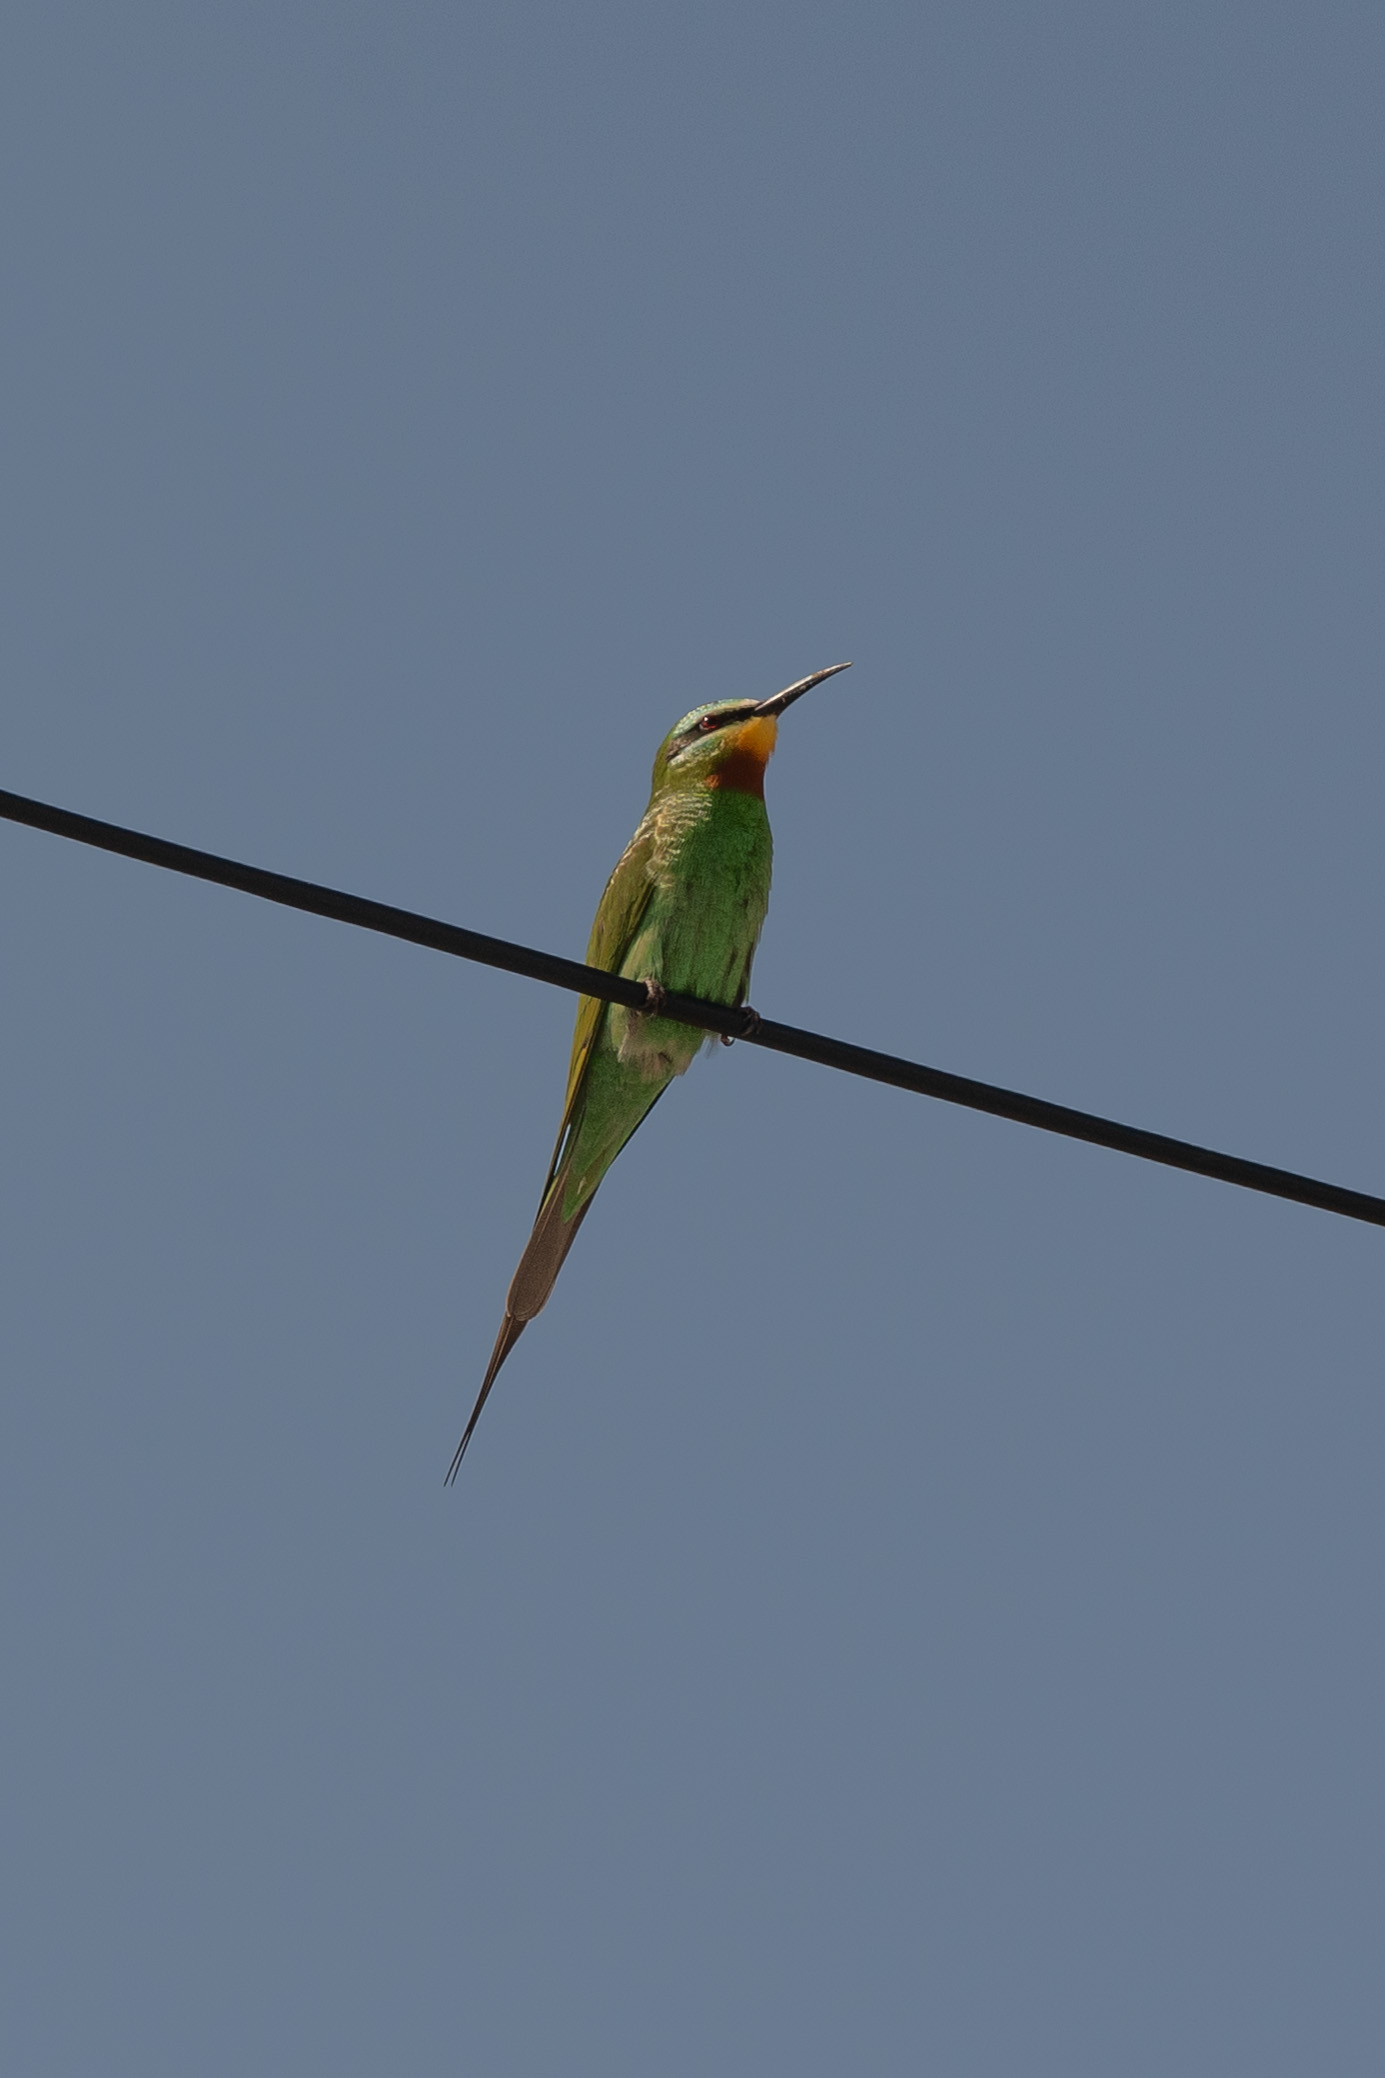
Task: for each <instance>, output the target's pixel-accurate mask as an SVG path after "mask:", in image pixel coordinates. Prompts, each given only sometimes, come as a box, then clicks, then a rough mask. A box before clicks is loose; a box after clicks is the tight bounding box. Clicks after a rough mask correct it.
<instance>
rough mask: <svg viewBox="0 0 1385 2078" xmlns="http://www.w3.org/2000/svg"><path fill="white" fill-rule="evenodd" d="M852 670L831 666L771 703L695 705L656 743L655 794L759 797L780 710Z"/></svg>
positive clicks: (772, 747) (728, 702)
mask: <svg viewBox="0 0 1385 2078" xmlns="http://www.w3.org/2000/svg"><path fill="white" fill-rule="evenodd" d="M850 668H851V667H850V665H849V664H829V665H828V667H827V669H826V670H825V671H814V672H813V673H812V675H811V676H810V677H808V678H800V679H799V681H798V683H797V684H796V685H790V686H785V688H784V690H783V692H782V693H776V694H775V695H774V696H773V698H772V699H769V700H713V701H712V702H711V703H710V704H709V705H708V706H706V707H694V708H693V710H692V713H691V714H685V715H684V716H683V719H682V721H680V722H679V723H678V725H677V727H676V728H673V729H671V730H670V731H669V733H668V735H667V736H665V738H664V740H663V742H662V743H661V744H660V745H659V754H658V756H657V757H656V758H655V760H654V787H653V791H654V792H655V793H656V794H658V793H661V792H662V791H663V790H664V788H666V787H675V788H677V789H678V791H679V792H680V793H681V792H682V791H683V790H684V789H689V790H691V789H693V788H697V787H730V788H731V789H732V790H733V791H735V792H737V793H742V794H761V795H763V793H764V790H765V767H766V765H767V764H768V763H769V761H770V758H771V757H772V756H773V754H774V742H775V738H776V736H777V735H778V733H779V717H780V715H781V714H782V713H783V712H784V709H785V708H786V707H791V706H792V705H793V703H794V701H795V700H798V699H801V698H802V696H803V694H804V693H807V692H811V691H812V689H813V687H814V686H815V685H821V684H822V681H823V680H824V678H833V677H835V676H836V674H837V672H838V671H848V670H850Z"/></svg>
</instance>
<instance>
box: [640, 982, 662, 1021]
mask: <svg viewBox="0 0 1385 2078" xmlns="http://www.w3.org/2000/svg"><path fill="white" fill-rule="evenodd" d="M667 1001H668V990H667V989H666V988H665V987H664V984H663V983H662V981H647V982H646V983H645V985H644V1009H643V1011H642V1012H641V1015H642V1016H643V1017H662V1016H663V1014H664V1005H665V1004H666V1003H667Z"/></svg>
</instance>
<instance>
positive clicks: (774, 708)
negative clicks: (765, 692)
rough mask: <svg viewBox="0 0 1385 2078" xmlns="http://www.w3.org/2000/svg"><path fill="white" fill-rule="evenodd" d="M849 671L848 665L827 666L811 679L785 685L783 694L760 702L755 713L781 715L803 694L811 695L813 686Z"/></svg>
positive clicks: (777, 694)
mask: <svg viewBox="0 0 1385 2078" xmlns="http://www.w3.org/2000/svg"><path fill="white" fill-rule="evenodd" d="M850 669H851V666H850V664H829V665H828V667H827V669H826V670H825V671H814V673H813V674H812V676H811V678H800V679H799V681H798V684H797V685H786V686H785V688H784V690H783V692H782V693H776V694H775V696H774V698H773V699H772V700H762V701H761V702H760V704H759V706H758V707H757V708H756V709H755V712H756V713H757V714H782V713H783V712H784V709H785V708H786V707H792V706H793V703H794V701H795V700H801V699H802V698H803V695H804V694H805V693H811V691H812V690H813V687H814V686H815V685H821V684H822V681H823V680H824V678H835V677H836V675H837V673H838V672H839V671H849V670H850Z"/></svg>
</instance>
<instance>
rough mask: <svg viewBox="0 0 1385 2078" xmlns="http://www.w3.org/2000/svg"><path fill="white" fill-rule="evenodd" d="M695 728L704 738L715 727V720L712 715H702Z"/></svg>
mask: <svg viewBox="0 0 1385 2078" xmlns="http://www.w3.org/2000/svg"><path fill="white" fill-rule="evenodd" d="M697 726H698V728H699V729H700V730H701V731H702V734H703V735H704V736H706V735H708V734H709V733H710V731H711V730H713V729H714V728H715V727H716V726H717V718H716V716H715V715H714V714H704V715H703V717H702V719H701V721H700V722H699V723H698V725H697Z"/></svg>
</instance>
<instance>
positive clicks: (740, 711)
mask: <svg viewBox="0 0 1385 2078" xmlns="http://www.w3.org/2000/svg"><path fill="white" fill-rule="evenodd" d="M754 712H755V702H754V701H753V700H747V701H746V703H745V705H744V707H730V708H728V709H727V710H726V712H725V713H724V714H704V715H700V716H699V718H698V719H697V720H696V721H695V722H694V723H693V724H692V726H691V728H689V729H686V730H685V731H684V732H683V735H682V738H681V739H680V742H679V749H680V750H683V749H686V748H687V746H688V744H690V743H696V741H697V739H698V737H699V736H711V735H713V734H714V733H715V731H716V730H718V729H725V728H728V727H729V726H730V724H731V723H732V722H744V721H749V719H750V717H751V715H752V714H754Z"/></svg>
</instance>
